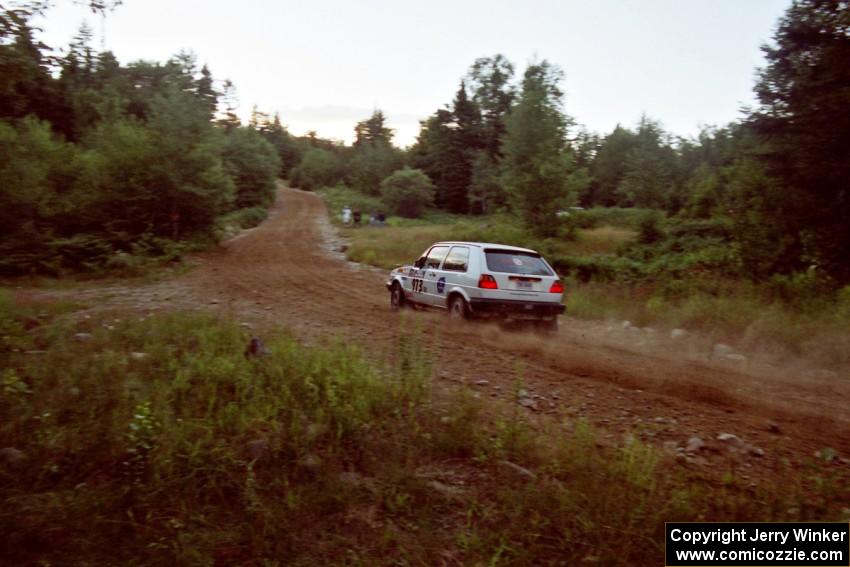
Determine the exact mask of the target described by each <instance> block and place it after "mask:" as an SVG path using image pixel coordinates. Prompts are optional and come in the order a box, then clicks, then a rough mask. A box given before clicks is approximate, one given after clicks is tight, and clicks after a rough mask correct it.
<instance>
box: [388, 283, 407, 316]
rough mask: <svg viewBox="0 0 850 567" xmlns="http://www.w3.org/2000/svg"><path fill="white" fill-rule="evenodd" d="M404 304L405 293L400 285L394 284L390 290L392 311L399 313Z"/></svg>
mask: <svg viewBox="0 0 850 567" xmlns="http://www.w3.org/2000/svg"><path fill="white" fill-rule="evenodd" d="M404 304H405V299H404V291H403V290H402V289H401V286H400V285H398V284H397V283H394V284H393V287H392V288H391V289H390V309H392V310H393V311H398V310H399V309H401V308H402V307H404Z"/></svg>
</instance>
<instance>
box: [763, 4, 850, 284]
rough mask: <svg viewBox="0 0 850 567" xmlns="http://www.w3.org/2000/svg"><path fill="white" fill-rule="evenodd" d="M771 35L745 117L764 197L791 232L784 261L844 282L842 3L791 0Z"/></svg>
mask: <svg viewBox="0 0 850 567" xmlns="http://www.w3.org/2000/svg"><path fill="white" fill-rule="evenodd" d="M774 41H775V43H774V45H772V46H766V47H764V48H763V49H764V52H765V56H766V58H767V66H766V67H765V68H764V69H763V70H761V72H760V76H759V81H758V83H757V85H756V88H755V90H756V94H757V95H758V98H759V101H760V103H761V107H760V108H759V109H758V110H757V111H756V112H754V113H753V114H752V115H751V117H750V121H751V123H752V126H753V128H754V129H755V131H756V132H757V133H758V134H759V136H760V138H761V140H762V142H763V143H764V148H763V149H762V152H761V155H762V156H763V161H764V163H765V165H766V166H767V173H768V175H770V176H771V177H773V178H774V180H775V182H774V183H772V184H771V185H770V187H769V188H767V191H769V193H770V194H769V195H767V196H766V199H765V200H764V202H765V203H769V204H770V206H771V208H772V211H770V212H771V213H772V214H773V215H774V216H775V221H774V222H779V223H781V224H783V225H784V226H786V227H787V231H788V232H789V233H790V234H792V235H794V236H795V237H796V238H797V246H796V247H789V253H793V254H796V257H794V258H788V261H789V263H790V266H791V268H792V269H807V268H808V267H809V266H818V267H820V268H822V269H823V270H824V271H825V272H826V273H827V274H829V275H831V276H832V277H833V278H835V279H836V280H837V281H838V282H840V283H848V282H850V186H848V183H847V180H848V179H850V151H848V148H850V112H849V111H848V109H850V3H848V2H846V1H845V0H797V1H795V2H794V3H793V4H792V5H791V7H790V8H789V9H788V11H787V12H786V14H785V16H784V17H783V18H782V19H781V20H780V22H779V27H778V29H777V31H776V34H775V36H774ZM767 212H768V211H765V214H767ZM766 218H767V217H766ZM771 220H772V221H773V219H771ZM797 250H798V251H799V253H798V252H797Z"/></svg>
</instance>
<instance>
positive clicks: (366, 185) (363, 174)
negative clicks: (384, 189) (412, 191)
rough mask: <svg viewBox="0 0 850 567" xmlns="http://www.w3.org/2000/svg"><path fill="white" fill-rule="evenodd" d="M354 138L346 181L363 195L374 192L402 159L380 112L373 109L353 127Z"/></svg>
mask: <svg viewBox="0 0 850 567" xmlns="http://www.w3.org/2000/svg"><path fill="white" fill-rule="evenodd" d="M354 133H355V135H356V139H355V141H354V145H353V148H352V154H351V160H350V162H349V169H350V173H349V176H348V181H349V183H350V185H351V186H352V187H353V188H354V189H357V190H358V191H360V192H362V193H366V194H367V195H378V194H379V193H380V191H381V181H382V180H383V179H385V178H386V177H387V176H388V175H390V174H391V173H392V172H393V171H395V170H397V169H399V168H400V167H401V166H402V164H403V162H404V159H403V157H402V155H401V153H400V152H399V151H398V150H396V149H395V148H394V147H393V145H392V137H393V131H392V130H391V129H390V128H387V127H386V125H385V119H384V114H383V112H381V111H380V110H375V111H374V112H373V113H372V116H371V117H369V118H368V119H367V120H363V121H361V122H358V123H357V125H356V126H355V127H354Z"/></svg>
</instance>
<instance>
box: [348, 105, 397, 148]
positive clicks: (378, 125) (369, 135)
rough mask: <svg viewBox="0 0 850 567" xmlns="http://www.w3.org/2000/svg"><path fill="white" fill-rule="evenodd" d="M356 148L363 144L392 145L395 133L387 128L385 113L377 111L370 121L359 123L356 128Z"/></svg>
mask: <svg viewBox="0 0 850 567" xmlns="http://www.w3.org/2000/svg"><path fill="white" fill-rule="evenodd" d="M354 135H355V139H354V146H355V147H357V146H360V145H363V144H390V143H391V142H392V139H393V131H392V129H390V128H387V126H386V119H385V118H384V113H383V112H381V111H380V110H375V111H374V112H373V113H372V116H370V117H369V118H368V119H366V120H363V121H361V122H358V123H357V125H356V126H355V127H354Z"/></svg>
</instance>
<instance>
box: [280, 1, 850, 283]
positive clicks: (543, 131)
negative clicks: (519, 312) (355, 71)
mask: <svg viewBox="0 0 850 567" xmlns="http://www.w3.org/2000/svg"><path fill="white" fill-rule="evenodd" d="M848 21H850V7H848V5H847V3H846V2H840V1H837V0H800V1H797V2H795V3H794V4H793V5H792V6H791V7H790V8H789V9H788V11H787V13H786V14H785V16H784V17H783V18H782V19H781V20H780V22H779V24H778V27H777V31H776V33H775V36H774V43H773V45H772V46H766V47H764V52H765V54H766V57H767V65H766V67H765V68H763V69H761V70H759V72H758V77H757V81H756V84H755V87H754V88H755V92H756V94H757V96H758V100H759V105H758V106H757V108H755V109H750V110H747V111H746V112H745V113H744V117H743V118H742V119H741V120H740V121H737V122H734V123H731V124H729V125H726V126H723V127H708V128H705V129H703V131H702V132H701V133H700V135H699V136H697V137H696V138H692V139H685V138H681V137H676V136H673V135H671V134H670V133H668V132H665V130H664V129H663V127H662V126H661V125H660V124H659V123H658V122H657V121H654V120H652V119H651V118H648V117H646V116H644V117H641V118H640V120H639V122H638V123H637V124H636V126H635V127H634V128H629V127H625V126H617V127H616V128H615V129H614V130H613V131H612V132H610V133H608V134H605V135H599V134H596V133H591V132H587V131H584V130H582V129H579V128H577V127H576V125H575V122H574V120H573V119H572V118H571V117H570V116H569V114H568V113H566V112H565V110H564V107H563V93H562V91H561V87H560V84H561V80H562V74H561V72H560V71H559V70H558V69H557V67H555V66H553V65H551V64H550V63H549V62H547V61H545V60H544V61H536V62H533V63H531V64H530V65H528V67H527V68H526V69H525V71H524V72H523V74H522V76H521V77H519V78H516V77H515V67H514V65H513V64H512V63H511V62H510V61H508V60H507V59H506V58H505V57H503V56H501V55H496V56H494V57H486V58H481V59H478V60H476V61H475V62H474V63H473V65H472V66H471V67H470V69H469V71H468V73H467V74H466V75H465V76H464V77H463V78H462V79H461V81H460V85H459V87H458V90H457V92H456V94H455V96H454V98H453V100H452V101H451V102H450V103H449V104H447V105H446V106H445V107H443V108H440V109H438V110H436V111H435V112H434V114H432V115H431V116H430V117H428V118H427V119H426V120H424V121H423V122H422V127H421V131H420V134H419V137H418V139H417V141H416V143H415V144H414V145H413V146H412V147H411V148H410V149H409V150H408V151H407V152H406V155H400V154H399V152H398V151H397V150H395V149H394V148H393V147H392V145H391V143H390V142H391V131H389V130H388V129H387V128H386V127H385V126H384V124H383V115H382V114H381V113H380V112H376V113H375V115H373V116H372V118H370V119H369V120H367V121H364V122H362V123H360V124H358V126H357V141H356V142H355V144H354V147H352V148H341V147H338V146H336V147H333V146H332V145H330V146H328V147H326V148H324V149H321V150H320V149H315V150H310V151H309V152H308V153H307V154H306V155H305V159H304V161H303V162H302V163H301V165H300V166H299V167H298V168H296V171H295V173H297V174H298V175H297V176H295V177H294V180H295V181H296V182H298V183H300V184H301V185H302V186H303V187H305V188H315V187H319V186H322V185H332V184H335V183H340V182H348V183H349V184H350V185H351V186H353V187H355V188H357V189H359V190H360V191H362V192H365V193H369V194H373V195H377V194H379V192H380V190H381V189H380V188H381V185H380V179H381V177H383V176H387V175H389V174H390V173H392V172H393V171H394V170H396V169H398V168H400V167H402V166H403V165H406V166H410V167H413V168H416V169H418V170H420V171H421V172H424V174H425V175H427V180H426V181H425V182H424V183H420V184H419V185H420V186H421V190H420V191H419V194H420V200H421V201H422V202H424V203H426V204H432V205H434V206H436V207H438V208H440V209H443V210H446V211H450V212H454V213H462V214H463V213H473V214H477V213H490V212H493V211H499V210H505V211H509V212H512V213H515V214H516V215H517V216H518V217H520V218H521V219H523V220H524V222H525V224H526V225H527V227H528V229H529V230H530V231H532V232H533V233H534V234H536V235H537V236H538V237H551V236H556V235H559V234H564V231H565V230H567V229H568V228H569V227H565V225H567V224H569V221H564V220H563V218H564V215H560V216H559V215H558V212H559V211H561V210H563V209H565V208H566V207H568V206H571V205H581V206H583V207H634V208H646V209H653V210H657V211H658V212H659V215H657V216H655V217H652V216H650V217H648V219H647V222H646V226H645V229H646V230H645V236H644V237H642V240H644V241H647V240H650V241H651V240H658V241H660V240H664V237H665V230H664V226H660V225H659V223H660V224H661V225H663V224H664V223H663V222H661V221H660V220H659V219H665V218H666V219H669V221H665V222H667V224H669V225H670V226H671V231H672V232H675V233H676V235H677V238H681V237H685V239H686V240H688V239H687V238H686V237H687V236H688V234H687V233H688V232H689V231H691V232H693V234H692V236H693V238H691V239H690V240H689V241H690V242H692V243H696V244H694V246H695V247H697V248H698V247H699V246H701V244H699V243H700V242H703V241H704V239H705V235H706V234H710V235H711V238H710V242H711V244H712V246H715V247H722V248H725V249H726V251H725V252H724V254H723V255H722V260H718V262H720V263H722V268H723V271H724V272H725V273H726V274H733V273H734V274H735V275H738V276H746V277H750V278H752V279H755V280H762V279H765V278H768V277H770V276H772V275H774V274H785V275H793V274H806V276H805V277H807V278H809V279H813V280H818V282H820V284H823V285H824V286H825V287H837V286H839V285H842V284H847V283H850V185H848V179H850V112H848V108H850V31H848V29H850V27H848V25H847V22H848ZM624 96H628V93H624ZM410 174H411V173H410V172H408V175H410ZM428 181H430V184H428ZM432 196H433V197H432ZM432 198H433V202H431V199H432ZM674 240H675V239H674ZM646 243H647V242H644V244H646ZM666 244H667V245H669V246H670V247H671V248H673V249H676V248H681V247H680V244H679V243H677V242H674V241H669V242H667V243H666ZM703 267H705V266H703ZM709 267H710V266H709ZM697 269H699V267H697Z"/></svg>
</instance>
